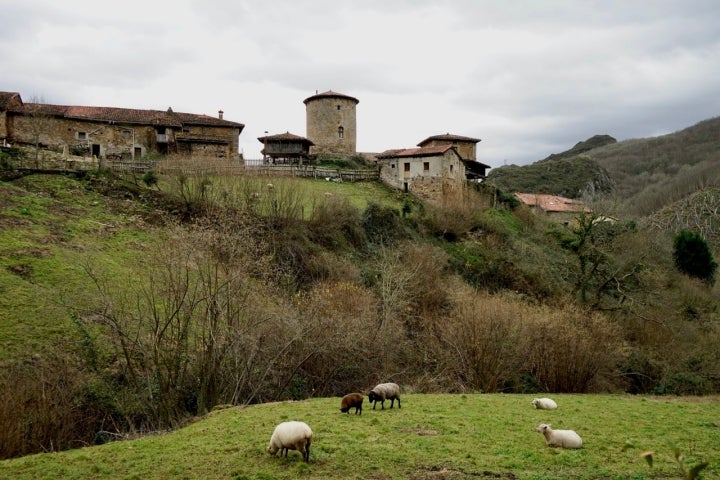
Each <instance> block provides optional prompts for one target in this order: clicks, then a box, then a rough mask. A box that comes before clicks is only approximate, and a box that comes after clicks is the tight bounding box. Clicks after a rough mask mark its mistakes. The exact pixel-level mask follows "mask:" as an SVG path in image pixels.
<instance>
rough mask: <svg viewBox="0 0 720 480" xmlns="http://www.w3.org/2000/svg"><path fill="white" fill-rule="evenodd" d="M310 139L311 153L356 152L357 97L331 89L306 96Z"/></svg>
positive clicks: (308, 136) (307, 128)
mask: <svg viewBox="0 0 720 480" xmlns="http://www.w3.org/2000/svg"><path fill="white" fill-rule="evenodd" d="M303 103H304V104H305V113H306V130H307V138H308V139H309V140H310V141H312V142H313V144H314V145H313V146H311V147H310V153H345V154H354V153H355V148H356V143H357V129H356V118H355V106H356V105H357V104H358V103H360V101H359V100H358V99H357V98H353V97H351V96H349V95H343V94H342V93H337V92H333V91H332V90H328V91H327V92H323V93H316V94H315V95H313V96H312V97H308V98H306V99H305V100H304V101H303Z"/></svg>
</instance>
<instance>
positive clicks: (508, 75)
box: [0, 0, 720, 168]
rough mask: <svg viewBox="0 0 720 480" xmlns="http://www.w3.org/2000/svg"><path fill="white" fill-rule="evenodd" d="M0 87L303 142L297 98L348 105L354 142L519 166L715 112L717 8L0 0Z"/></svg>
mask: <svg viewBox="0 0 720 480" xmlns="http://www.w3.org/2000/svg"><path fill="white" fill-rule="evenodd" d="M0 12H2V13H1V14H0V91H7V92H19V93H20V94H21V96H22V98H23V100H24V101H25V102H27V101H29V100H40V101H41V102H42V103H49V104H56V105H85V106H103V107H122V108H138V109H148V110H167V109H168V107H171V108H172V109H173V110H174V111H176V112H187V113H196V114H207V115H212V116H217V114H218V110H223V111H224V118H225V119H226V120H231V121H234V122H239V123H242V124H244V125H245V128H244V130H243V131H242V133H241V135H240V150H241V152H242V153H243V154H244V156H245V158H260V157H261V154H260V150H261V148H262V144H261V143H260V142H259V141H258V140H257V138H258V137H262V136H264V135H265V132H266V131H267V132H268V133H269V134H270V135H273V134H279V133H285V132H290V133H293V134H295V135H301V136H305V135H306V127H305V120H306V119H305V105H304V103H303V100H305V99H306V98H308V97H310V96H312V95H314V94H315V93H316V92H325V91H327V90H333V91H335V92H339V93H343V94H345V95H350V96H352V97H355V98H357V99H358V100H359V104H358V105H357V112H356V113H357V150H358V151H359V152H381V151H384V150H387V149H391V148H411V147H414V146H416V145H417V144H418V143H419V142H421V141H422V140H424V139H426V138H427V137H430V136H432V135H438V134H444V133H451V134H456V135H463V136H468V137H474V138H479V139H480V140H481V141H480V143H479V144H478V145H477V159H478V160H479V161H481V162H483V163H486V164H488V165H490V166H491V167H495V168H496V167H499V166H502V165H510V164H516V165H524V164H528V163H532V162H534V161H537V160H540V159H542V158H545V157H547V156H548V155H550V154H551V153H557V152H561V151H564V150H567V149H569V148H571V147H572V146H573V145H575V144H576V143H577V142H579V141H582V140H586V139H587V138H589V137H591V136H593V135H596V134H606V135H611V136H613V137H614V138H616V139H617V140H620V141H621V140H626V139H632V138H647V137H654V136H659V135H663V134H667V133H672V132H676V131H679V130H682V129H684V128H686V127H689V126H692V125H694V124H695V123H697V122H700V121H702V120H706V119H708V118H714V117H717V116H720V1H718V0H674V1H670V0H602V1H595V0H535V1H531V0H524V1H521V0H496V1H490V0H435V1H431V0H356V1H351V0H202V1H200V0H171V1H165V0H143V1H139V0H122V1H119V2H105V1H97V0H95V1H89V0H87V1H84V0H63V1H50V0H45V1H41V0H23V1H17V0H0Z"/></svg>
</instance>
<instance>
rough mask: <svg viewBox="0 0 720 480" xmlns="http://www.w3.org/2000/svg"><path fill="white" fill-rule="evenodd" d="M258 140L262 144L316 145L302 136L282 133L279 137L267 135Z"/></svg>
mask: <svg viewBox="0 0 720 480" xmlns="http://www.w3.org/2000/svg"><path fill="white" fill-rule="evenodd" d="M258 140H259V141H260V142H262V143H266V142H275V143H302V144H304V145H308V146H310V145H315V144H314V143H313V142H312V141H311V140H309V139H307V138H305V137H301V136H300V135H294V134H292V133H290V132H285V133H280V134H277V135H267V136H265V137H258Z"/></svg>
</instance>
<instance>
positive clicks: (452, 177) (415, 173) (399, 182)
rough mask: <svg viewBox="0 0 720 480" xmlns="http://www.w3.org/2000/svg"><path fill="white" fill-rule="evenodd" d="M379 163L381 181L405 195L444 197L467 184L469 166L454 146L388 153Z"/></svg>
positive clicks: (378, 159) (382, 155) (384, 154)
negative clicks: (410, 193)
mask: <svg viewBox="0 0 720 480" xmlns="http://www.w3.org/2000/svg"><path fill="white" fill-rule="evenodd" d="M377 161H378V166H379V168H380V179H381V180H382V181H383V182H385V183H386V184H388V185H390V186H391V187H394V188H398V189H402V190H403V191H405V192H413V193H416V194H418V195H422V196H425V197H428V198H441V197H442V196H443V195H446V194H447V193H448V192H449V191H451V190H461V189H462V188H464V185H465V165H464V164H463V162H462V158H461V157H460V155H459V154H458V152H457V150H456V149H455V147H453V146H451V145H440V146H434V147H422V148H409V149H404V150H387V151H385V152H383V153H381V154H380V155H378V157H377Z"/></svg>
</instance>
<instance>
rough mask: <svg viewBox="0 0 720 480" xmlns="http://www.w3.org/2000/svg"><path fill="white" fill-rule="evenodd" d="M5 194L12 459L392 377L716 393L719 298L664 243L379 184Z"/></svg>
mask: <svg viewBox="0 0 720 480" xmlns="http://www.w3.org/2000/svg"><path fill="white" fill-rule="evenodd" d="M6 178H8V180H6V181H4V182H0V225H2V231H1V232H0V291H1V292H2V293H3V295H1V296H0V302H1V303H0V361H1V362H2V365H3V367H4V368H3V369H2V370H0V386H1V387H2V388H0V404H2V405H3V406H4V408H3V410H2V411H1V412H0V413H1V414H0V456H2V457H3V458H9V457H15V456H21V455H26V454H28V453H33V452H38V451H47V450H64V449H68V448H72V447H74V446H77V445H79V444H93V443H102V442H104V441H106V440H107V438H108V437H112V436H114V435H120V436H124V435H137V434H141V433H144V432H152V431H158V430H165V429H168V428H171V429H172V428H177V427H178V426H180V425H183V424H185V423H186V422H187V421H189V420H190V419H192V418H193V417H194V416H196V415H202V414H204V413H206V412H209V411H212V410H213V409H214V408H215V407H217V406H218V405H228V404H230V405H250V404H258V403H267V402H275V401H282V400H300V399H306V398H311V397H325V398H328V397H333V396H337V395H341V394H343V393H347V392H349V391H357V390H360V391H364V390H366V389H367V388H369V387H371V386H372V385H374V384H376V383H379V381H388V380H389V381H396V382H398V383H401V384H403V385H404V386H406V388H408V389H409V390H411V391H414V392H428V393H433V392H445V393H453V392H456V393H463V392H505V393H518V394H526V393H532V392H556V393H557V392H566V393H589V392H631V393H654V394H675V395H686V394H696V395H706V394H712V393H717V392H720V378H718V377H717V365H718V362H720V360H719V358H718V355H719V354H718V352H717V348H716V346H717V343H718V341H720V318H719V317H718V315H720V312H718V311H717V302H718V298H719V293H718V287H717V286H712V285H707V284H703V283H701V282H699V281H696V280H694V279H692V278H689V277H686V276H684V275H681V274H680V273H678V272H677V271H676V270H675V269H674V266H673V260H672V253H671V245H672V233H671V232H668V231H663V230H651V229H646V228H645V227H644V226H643V225H641V224H638V223H636V222H623V221H620V222H615V223H610V222H594V221H592V218H589V219H584V220H583V219H579V223H578V225H570V226H568V225H564V224H560V223H554V222H553V221H552V220H551V219H548V218H545V217H542V216H537V215H534V214H533V213H532V212H531V211H529V210H527V209H525V208H523V207H522V206H517V205H516V204H514V203H513V202H510V201H507V202H506V201H504V200H507V199H506V198H505V197H503V195H501V194H498V192H497V191H495V190H494V189H493V188H491V187H489V186H488V185H483V184H480V185H473V186H472V188H468V189H467V191H465V192H464V194H463V195H462V196H457V197H453V198H449V199H448V200H447V202H445V204H443V205H433V204H428V203H424V202H422V201H420V200H419V199H417V198H414V197H412V196H411V195H406V194H403V193H402V192H396V191H392V190H389V189H387V188H386V187H384V186H383V185H382V184H379V183H373V182H367V183H351V182H343V183H335V182H326V181H324V180H312V179H292V178H268V177H254V176H210V175H200V176H197V177H195V176H191V175H186V174H182V175H180V174H178V175H175V176H173V175H167V176H161V178H159V181H158V183H157V185H156V186H152V187H148V186H147V185H145V184H144V183H143V181H142V179H140V178H137V177H135V176H132V175H129V176H127V177H123V176H116V175H112V174H110V173H108V172H103V171H91V172H87V173H85V174H83V175H81V176H79V177H74V176H63V175H46V174H31V175H25V176H22V175H14V176H8V177H6ZM669 312H672V313H669ZM570 327H571V328H570ZM548 332H553V335H552V341H548ZM566 345H573V347H574V348H573V349H572V350H571V351H567V349H566V348H565V346H566ZM568 362H570V363H572V365H573V366H574V367H573V370H572V373H570V372H569V371H568V369H567V365H568ZM11 386H12V388H11ZM28 418H32V419H33V420H32V422H31V423H28V422H27V419H28Z"/></svg>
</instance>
